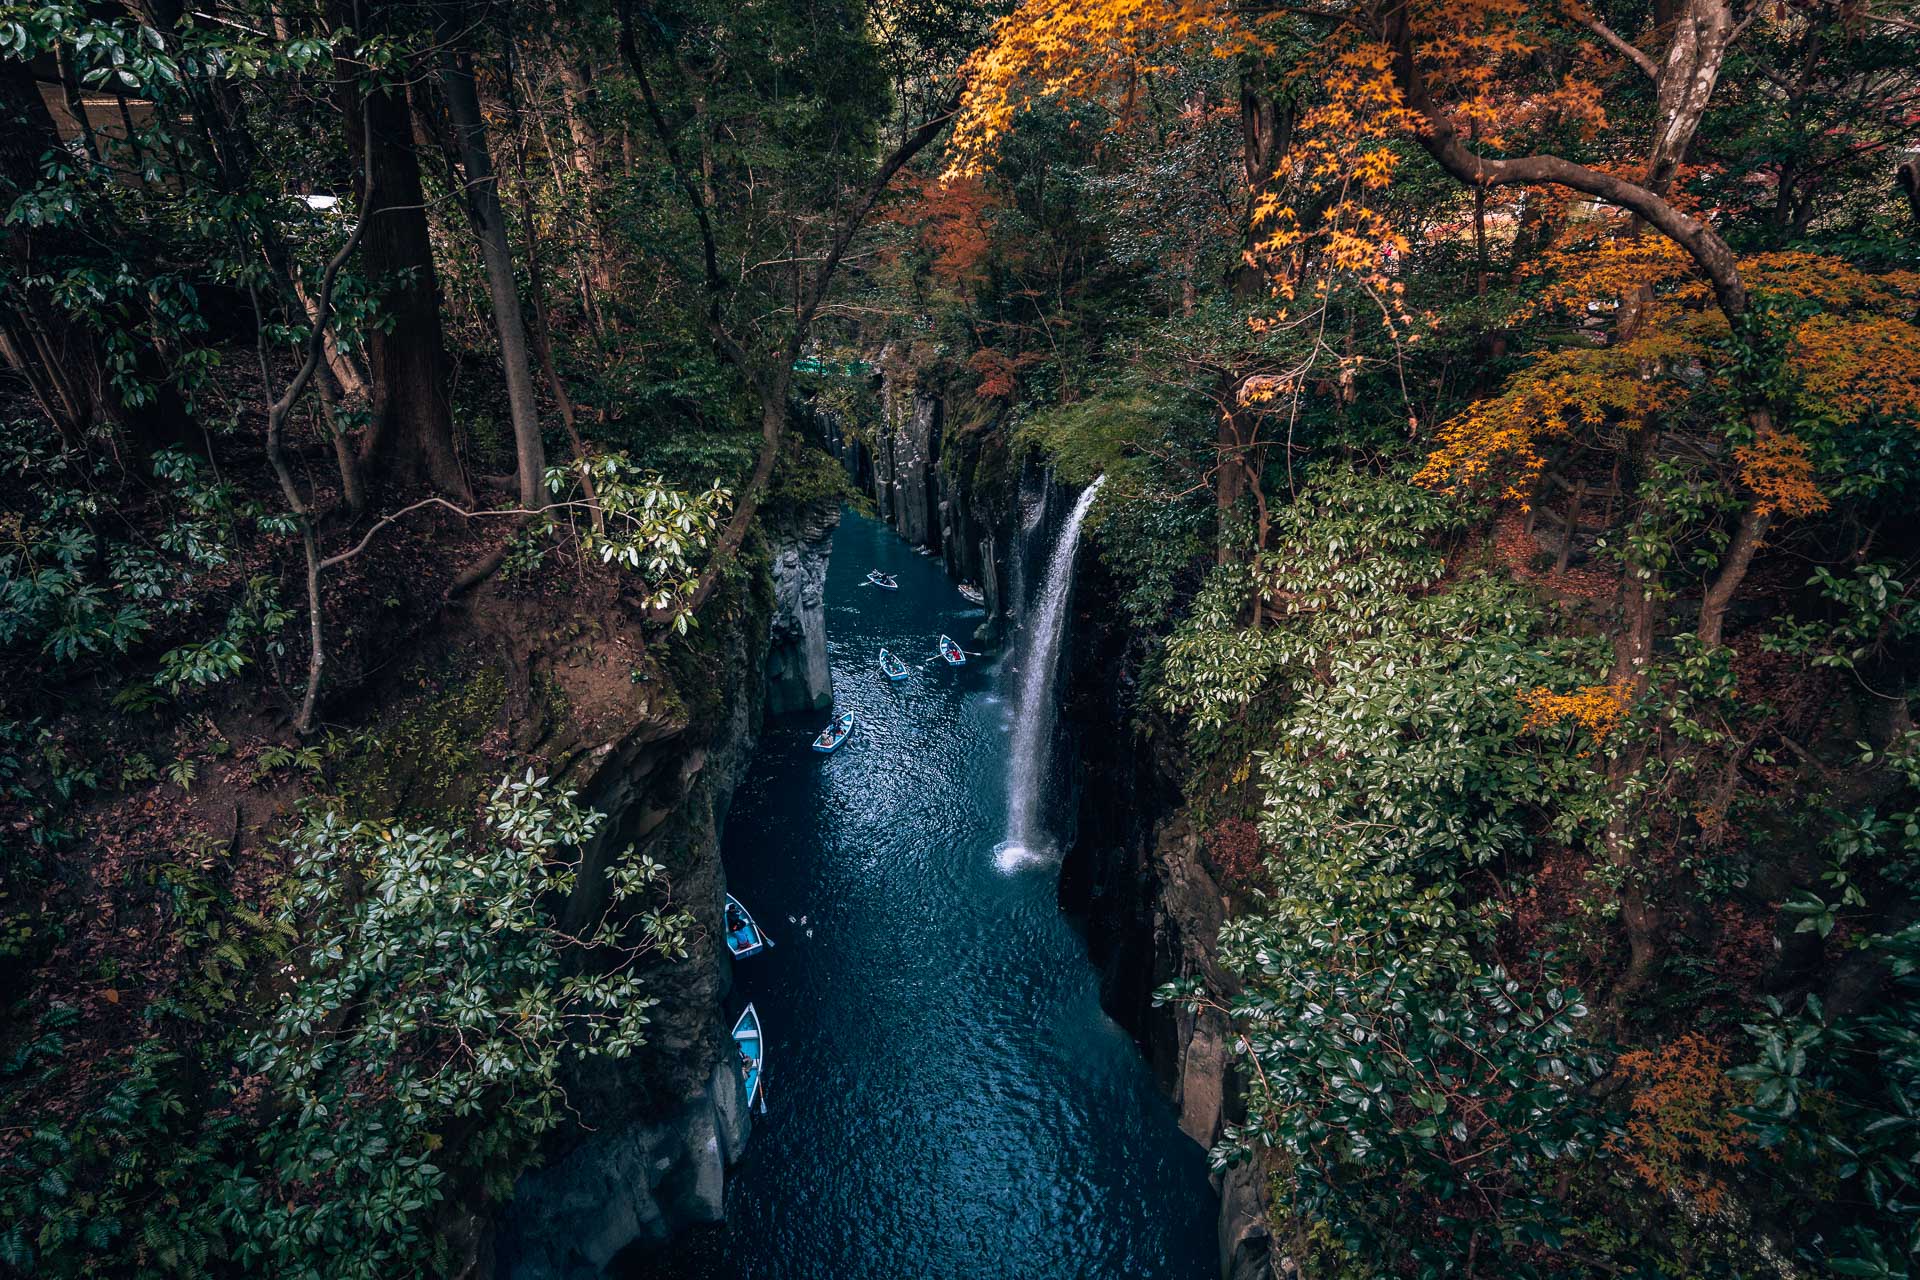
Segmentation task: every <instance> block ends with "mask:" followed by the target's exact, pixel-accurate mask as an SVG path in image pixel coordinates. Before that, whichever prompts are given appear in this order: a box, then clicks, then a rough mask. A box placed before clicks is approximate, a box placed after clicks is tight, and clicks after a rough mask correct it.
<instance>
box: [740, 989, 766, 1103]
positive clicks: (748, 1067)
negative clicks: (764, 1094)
mask: <svg viewBox="0 0 1920 1280" xmlns="http://www.w3.org/2000/svg"><path fill="white" fill-rule="evenodd" d="M733 1047H734V1048H735V1049H737V1050H739V1051H740V1075H741V1077H742V1079H743V1080H744V1081H745V1083H746V1086H747V1106H748V1108H749V1109H751V1108H752V1106H753V1104H754V1103H756V1102H758V1101H760V1068H761V1066H762V1065H763V1064H764V1063H765V1062H766V1060H767V1050H766V1045H765V1044H764V1043H762V1040H761V1035H760V1015H759V1014H758V1013H756V1012H754V1008H753V1006H752V1005H748V1006H747V1007H746V1008H745V1009H743V1010H741V1011H740V1020H739V1021H738V1022H736V1023H734V1024H733Z"/></svg>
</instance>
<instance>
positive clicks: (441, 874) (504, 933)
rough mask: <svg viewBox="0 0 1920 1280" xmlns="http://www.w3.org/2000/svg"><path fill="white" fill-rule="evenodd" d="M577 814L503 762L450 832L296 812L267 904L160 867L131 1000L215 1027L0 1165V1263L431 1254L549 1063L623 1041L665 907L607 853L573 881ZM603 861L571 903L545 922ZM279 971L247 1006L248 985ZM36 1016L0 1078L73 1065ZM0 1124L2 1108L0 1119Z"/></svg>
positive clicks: (69, 1270)
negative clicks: (172, 946) (154, 947)
mask: <svg viewBox="0 0 1920 1280" xmlns="http://www.w3.org/2000/svg"><path fill="white" fill-rule="evenodd" d="M601 823H602V818H601V816H600V815H598V814H596V813H593V812H591V811H588V810H584V809H581V808H580V807H579V806H578V805H577V804H575V802H574V798H573V795H572V793H570V792H558V791H554V790H553V789H552V788H550V787H549V785H548V783H547V780H546V779H544V778H539V777H536V776H534V774H533V773H532V772H531V771H529V772H528V773H527V774H525V775H524V776H522V777H519V778H513V777H509V778H507V779H505V780H503V781H502V782H501V783H500V785H499V786H498V787H497V788H496V789H495V791H494V793H493V795H492V797H491V799H490V800H489V801H488V802H487V805H486V808H485V814H484V825H483V826H482V827H481V828H479V829H477V830H473V831H466V830H461V829H453V828H447V827H442V826H433V825H420V826H409V825H406V824H404V823H401V822H397V821H393V820H382V821H372V822H358V823H355V822H351V821H348V820H346V819H344V818H342V817H340V816H339V815H338V814H337V813H335V812H333V811H330V810H329V811H326V812H322V813H318V814H315V815H314V816H312V817H311V818H310V819H309V820H308V822H307V823H306V824H305V826H304V827H303V828H302V829H301V830H300V832H299V833H298V834H297V835H296V836H295V837H294V838H293V840H292V841H291V843H290V852H291V853H292V855H293V869H292V871H291V873H290V875H289V877H288V880H287V882H286V885H285V889H284V897H283V901H282V904H281V907H280V909H279V910H278V912H277V913H276V915H275V916H274V917H273V918H272V919H267V918H263V917H260V916H258V915H255V914H253V913H251V912H249V911H247V910H246V909H245V908H244V907H242V906H240V905H239V904H237V903H236V902H234V901H233V900H232V898H231V897H230V896H228V895H226V894H225V893H224V892H222V891H220V890H218V889H217V888H214V887H212V886H211V885H210V884H208V882H206V881H205V880H204V879H203V878H202V877H200V876H199V875H198V874H197V873H194V872H191V871H188V870H187V869H185V868H183V867H178V866H175V867H169V868H164V869H163V870H162V872H161V876H160V885H161V887H162V889H163V891H164V896H165V900H166V902H167V904H168V906H167V915H168V918H169V920H170V921H171V924H172V927H173V929H174V930H175V931H176V934H177V936H178V937H179V938H180V940H181V941H182V943H183V945H184V948H185V954H186V955H187V956H188V957H189V958H190V959H191V961H192V963H191V965H190V967H189V968H188V969H187V971H186V972H185V973H183V975H182V976H181V978H180V980H179V982H178V983H176V986H175V990H174V991H173V992H172V993H171V994H169V995H167V996H165V997H163V998H162V999H160V1000H158V1001H156V1002H154V1003H153V1004H152V1005H150V1006H149V1014H150V1016H152V1017H155V1018H157V1019H160V1020H162V1023H163V1025H171V1026H176V1027H177V1026H178V1025H179V1024H178V1023H177V1022H176V1021H175V1020H178V1019H185V1020H188V1021H191V1022H197V1023H202V1024H205V1025H206V1026H208V1027H210V1028H214V1029H216V1030H219V1032H220V1034H218V1035H216V1037H215V1038H214V1039H212V1040H210V1041H207V1042H205V1043H203V1044H202V1045H201V1046H200V1047H199V1048H198V1050H197V1051H196V1057H197V1058H198V1059H199V1060H198V1061H195V1060H190V1059H187V1058H183V1057H181V1056H180V1055H177V1054H176V1053H174V1052H172V1051H170V1050H168V1049H166V1048H163V1047H162V1042H161V1041H160V1040H158V1039H156V1040H149V1041H147V1042H146V1043H144V1044H142V1045H140V1046H139V1047H137V1048H135V1049H133V1050H132V1051H131V1052H130V1053H129V1054H127V1055H126V1057H125V1058H124V1060H122V1061H119V1062H116V1063H113V1064H112V1067H113V1070H112V1072H111V1081H112V1083H111V1084H110V1085H108V1086H107V1087H106V1088H105V1090H104V1091H103V1092H102V1093H101V1094H100V1095H99V1096H98V1097H97V1098H93V1099H89V1100H86V1101H85V1102H84V1105H83V1106H82V1107H81V1109H80V1110H79V1111H78V1112H77V1113H76V1114H73V1115H70V1116H69V1117H68V1119H67V1120H66V1122H65V1123H59V1124H56V1123H51V1122H48V1121H45V1120H42V1121H40V1122H37V1123H35V1124H32V1125H29V1126H26V1127H24V1128H23V1129H22V1130H20V1133H21V1139H20V1140H19V1141H17V1142H15V1143H12V1144H10V1146H9V1148H8V1149H7V1151H6V1154H5V1155H3V1156H0V1261H4V1263H5V1264H6V1265H7V1266H8V1267H9V1268H12V1269H14V1270H18V1271H20V1272H23V1273H27V1274H34V1275H46V1276H81V1275H97V1274H102V1273H103V1272H104V1273H108V1274H114V1275H127V1276H137V1277H149V1276H151V1277H160V1276H168V1277H202V1276H213V1275H222V1274H236V1273H238V1274H273V1275H286V1276H301V1277H308V1278H310V1280H385V1278H386V1277H390V1276H394V1275H402V1274H405V1275H419V1274H428V1273H430V1272H433V1271H435V1270H438V1269H439V1266H440V1258H439V1249H440V1245H441V1242H440V1241H439V1239H438V1236H437V1234H436V1230H437V1229H436V1222H437V1221H438V1218H437V1216H436V1214H437V1206H439V1205H441V1204H443V1203H444V1202H445V1201H446V1200H447V1199H448V1198H449V1197H450V1196H454V1195H460V1196H471V1195H474V1194H476V1193H477V1192H478V1190H480V1189H481V1188H483V1187H484V1188H485V1189H487V1190H489V1191H490V1192H492V1193H494V1194H498V1193H501V1192H503V1191H504V1190H505V1189H506V1187H507V1186H508V1185H510V1183H511V1181H512V1179H513V1177H514V1176H515V1175H516V1174H517V1172H518V1171H519V1169H520V1168H522V1167H523V1166H524V1164H525V1163H526V1161H527V1160H528V1159H530V1158H531V1156H532V1153H533V1151H534V1149H535V1146H536V1142H537V1139H538V1137H539V1135H540V1134H541V1133H543V1132H545V1131H546V1130H547V1129H549V1128H551V1127H552V1126H553V1125H554V1124H555V1123H556V1122H557V1121H558V1119H559V1118H560V1116H561V1115H562V1114H563V1110H564V1102H565V1099H564V1095H563V1093H562V1084H561V1082H562V1078H563V1072H564V1070H565V1069H566V1068H567V1066H568V1064H570V1063H572V1062H576V1061H579V1060H582V1059H590V1058H617V1057H622V1056H625V1055H627V1054H629V1053H631V1052H632V1051H633V1050H634V1049H635V1048H636V1047H637V1046H639V1045H640V1044H642V1043H643V1042H644V1039H645V1035H646V1027H647V1025H648V1021H649V1016H650V1010H651V1009H652V1007H653V1006H654V1004H655V1003H656V1000H655V998H654V997H653V996H651V995H650V994H649V993H648V992H647V990H646V986H645V982H644V979H643V978H642V976H640V973H639V971H638V970H639V967H641V966H644V964H645V963H646V962H648V960H649V958H668V959H672V958H678V957H680V956H683V955H684V954H685V952H686V948H687V946H688V944H689V929H690V927H691V921H690V919H689V918H688V917H687V915H686V914H685V913H684V912H682V911H680V910H678V909H675V908H673V907H671V906H669V905H667V904H666V899H665V892H664V891H665V888H666V884H665V876H664V872H663V870H662V869H661V867H660V866H659V865H658V864H656V863H654V862H653V861H651V860H650V859H647V858H644V857H639V856H636V855H635V854H634V853H633V852H632V851H631V850H628V851H626V852H624V853H618V854H615V855H614V856H611V857H610V858H608V859H607V860H606V861H605V862H604V864H601V865H596V866H594V867H593V868H591V869H583V866H582V862H581V859H582V855H583V852H584V851H585V850H586V849H588V848H590V847H593V842H594V838H595V836H596V835H597V833H598V832H599V829H600V826H601ZM583 875H593V876H596V877H598V876H604V886H605V893H604V894H603V895H601V896H600V897H599V898H597V899H596V900H598V901H602V902H604V903H605V908H604V910H603V911H602V913H601V914H600V915H599V916H598V917H597V918H593V919H590V920H588V921H586V922H585V923H583V924H581V925H580V926H578V927H576V928H572V929H570V930H562V929H561V928H560V926H559V923H558V921H557V920H556V919H555V917H554V915H553V913H554V912H555V911H556V910H558V909H560V908H561V907H562V906H563V905H564V904H565V902H566V901H567V899H568V896H569V894H571V893H572V892H573V890H574V889H575V888H576V887H577V886H579V885H580V883H581V877H582V876H583ZM269 966H270V967H272V968H274V969H276V970H277V971H278V972H279V973H280V974H281V975H282V977H283V978H284V979H285V981H284V982H283V983H282V984H281V985H279V986H278V987H277V989H276V990H275V991H274V992H273V993H272V994H270V995H268V996H267V999H268V1001H269V1004H268V1007H267V1008H265V1009H264V1010H258V1009H255V1008H254V1007H252V1006H251V1005H250V1003H249V1002H250V1001H252V1000H255V999H258V998H259V996H260V995H261V992H260V991H259V990H258V989H257V988H255V987H254V986H253V984H252V982H251V981H250V980H248V975H249V974H253V973H257V972H258V971H259V970H260V969H262V968H266V967H269ZM73 1022H74V1017H73V1014H72V1011H71V1010H67V1009H63V1008H61V1007H58V1006H56V1007H54V1008H53V1009H51V1010H50V1011H48V1013H47V1014H46V1015H45V1016H43V1017H42V1018H41V1019H40V1022H39V1025H38V1027H37V1029H36V1030H35V1032H34V1034H33V1035H32V1036H30V1037H28V1038H26V1039H24V1040H23V1041H22V1042H20V1043H19V1045H18V1047H17V1048H16V1049H15V1050H14V1051H13V1053H12V1054H11V1056H10V1057H9V1058H8V1060H7V1061H5V1062H4V1063H0V1078H3V1079H4V1080H5V1081H6V1083H7V1084H8V1086H9V1092H10V1096H11V1094H12V1092H13V1091H15V1090H21V1091H25V1090H30V1089H34V1088H44V1087H46V1086H48V1085H50V1084H54V1083H56V1082H57V1081H58V1080H59V1079H61V1078H62V1077H63V1076H64V1075H65V1074H66V1073H68V1072H70V1071H71V1069H72V1064H71V1062H70V1061H69V1055H70V1054H71V1053H72V1052H73V1051H74V1049H75V1048H76V1047H77V1046H74V1045H71V1044H69V1043H68V1040H67V1033H68V1030H69V1029H70V1028H71V1026H72V1025H73ZM6 1119H7V1123H8V1126H9V1128H10V1129H11V1128H13V1127H14V1122H15V1117H14V1116H13V1115H12V1114H11V1113H9V1114H8V1115H7V1117H6Z"/></svg>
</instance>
